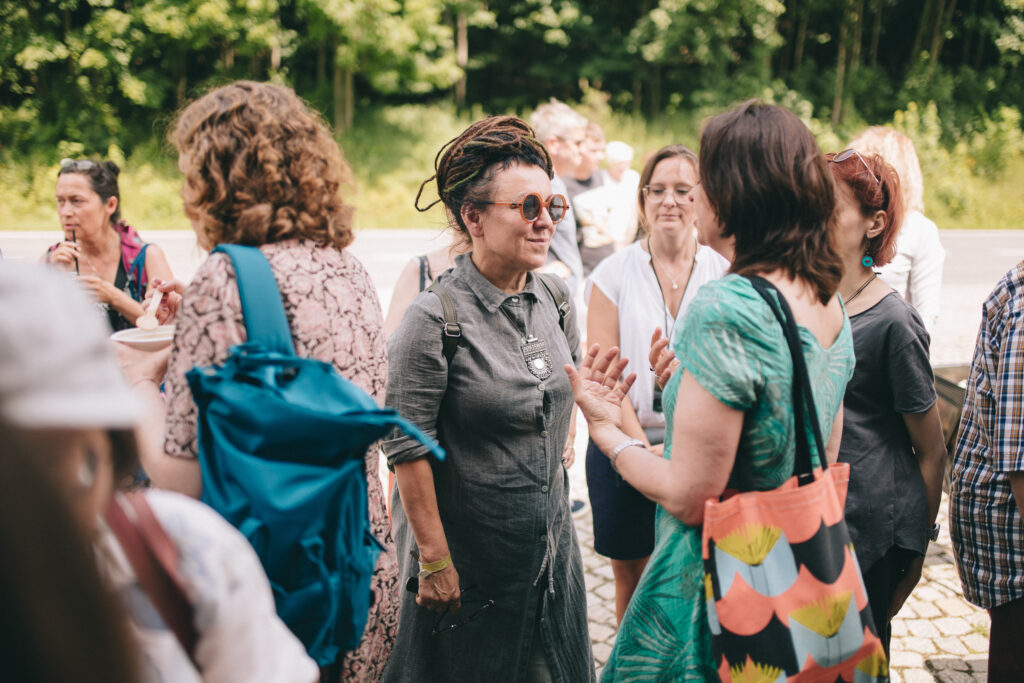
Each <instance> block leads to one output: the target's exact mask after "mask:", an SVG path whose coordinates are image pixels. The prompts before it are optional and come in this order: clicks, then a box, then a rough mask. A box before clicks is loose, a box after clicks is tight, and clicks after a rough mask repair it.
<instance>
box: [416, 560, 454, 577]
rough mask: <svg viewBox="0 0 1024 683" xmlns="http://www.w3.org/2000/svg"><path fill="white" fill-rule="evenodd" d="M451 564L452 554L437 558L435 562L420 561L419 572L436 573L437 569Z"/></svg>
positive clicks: (439, 569)
mask: <svg viewBox="0 0 1024 683" xmlns="http://www.w3.org/2000/svg"><path fill="white" fill-rule="evenodd" d="M451 564H452V556H451V555H448V556H447V557H445V558H444V559H443V560H438V561H437V562H428V563H426V564H423V563H422V562H421V563H420V574H421V575H422V574H423V573H424V572H426V573H427V574H436V573H438V572H439V571H441V570H442V569H447V568H448V567H450V566H451Z"/></svg>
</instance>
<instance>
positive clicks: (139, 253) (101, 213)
mask: <svg viewBox="0 0 1024 683" xmlns="http://www.w3.org/2000/svg"><path fill="white" fill-rule="evenodd" d="M120 172H121V170H120V169H119V168H118V167H117V164H115V163H114V162H112V161H94V160H92V159H80V160H78V161H74V160H72V159H65V160H64V161H62V162H61V164H60V171H59V173H58V175H57V216H58V217H59V218H60V225H61V229H62V230H63V231H64V239H63V240H62V241H60V242H58V243H57V244H55V245H53V246H52V247H50V248H49V249H48V250H47V252H46V254H45V255H44V256H43V260H44V261H46V262H47V263H52V264H55V265H57V266H59V267H61V268H63V269H64V270H67V271H69V272H73V273H75V274H76V275H77V276H78V281H79V282H80V283H81V284H82V285H83V286H85V287H86V288H87V289H88V290H89V292H90V293H91V294H92V296H93V298H94V299H95V300H96V301H97V302H98V303H99V305H100V306H101V307H102V308H103V309H104V310H105V311H106V313H107V319H108V321H109V323H110V327H111V328H112V329H113V330H114V331H117V330H123V329H125V328H128V327H135V321H136V319H138V318H139V316H141V315H142V313H143V309H142V304H141V303H140V302H141V301H142V300H143V298H144V297H145V294H146V292H145V289H146V286H147V285H148V284H149V282H151V281H156V280H161V281H167V280H171V279H172V278H173V276H172V274H171V267H170V265H168V263H167V257H166V256H164V253H163V251H162V250H161V249H160V247H158V246H156V245H155V244H148V243H146V242H143V241H142V238H141V237H140V236H139V234H138V233H137V232H135V229H134V228H132V226H130V225H128V224H127V223H126V222H125V221H124V220H122V219H121V191H120V188H119V187H118V183H117V176H118V174H119V173H120Z"/></svg>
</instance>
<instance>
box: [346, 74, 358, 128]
mask: <svg viewBox="0 0 1024 683" xmlns="http://www.w3.org/2000/svg"><path fill="white" fill-rule="evenodd" d="M355 117H356V74H355V71H353V70H352V69H345V130H348V129H349V128H351V127H352V122H353V121H354V120H355Z"/></svg>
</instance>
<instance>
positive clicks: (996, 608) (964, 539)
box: [949, 261, 1024, 681]
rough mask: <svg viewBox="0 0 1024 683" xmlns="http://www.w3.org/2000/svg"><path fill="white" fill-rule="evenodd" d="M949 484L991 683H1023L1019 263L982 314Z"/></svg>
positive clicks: (1022, 296) (1023, 272)
mask: <svg viewBox="0 0 1024 683" xmlns="http://www.w3.org/2000/svg"><path fill="white" fill-rule="evenodd" d="M982 313H983V317H982V321H981V329H980V330H979V331H978V342H977V346H976V347H975V350H974V360H973V361H972V362H971V375H970V379H969V381H968V384H967V397H966V400H965V401H964V408H963V415H962V417H961V418H960V430H959V433H958V435H957V441H956V453H955V455H954V457H953V472H952V477H951V483H950V496H949V518H950V535H951V536H952V539H953V547H954V549H955V550H956V557H957V567H958V569H959V572H960V580H961V581H962V582H963V586H964V595H965V596H966V598H967V599H968V600H970V601H971V602H973V603H975V604H976V605H978V606H980V607H984V608H985V609H987V610H988V611H989V615H990V616H991V618H992V628H991V630H990V635H989V666H988V680H989V681H1015V680H1024V522H1022V516H1024V261H1022V262H1021V263H1018V264H1017V265H1016V266H1015V267H1014V268H1013V269H1012V270H1011V271H1010V272H1008V273H1007V274H1006V275H1005V276H1004V277H1003V279H1002V280H1001V281H1000V282H999V284H998V285H997V286H996V288H995V289H994V290H993V291H992V293H991V294H990V295H989V297H988V299H987V300H986V301H985V304H984V306H983V309H982Z"/></svg>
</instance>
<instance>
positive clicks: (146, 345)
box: [110, 325, 174, 351]
mask: <svg viewBox="0 0 1024 683" xmlns="http://www.w3.org/2000/svg"><path fill="white" fill-rule="evenodd" d="M110 338H111V339H113V340H114V341H116V342H121V343H122V344H127V345H128V346H132V347H134V348H136V349H139V350H141V351H158V350H160V349H162V348H163V347H165V346H167V345H168V344H170V343H171V341H172V340H173V339H174V325H160V326H159V327H157V328H156V329H154V330H142V329H139V328H138V327H130V328H128V329H127V330H121V331H120V332H115V333H114V334H112V335H110Z"/></svg>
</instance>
